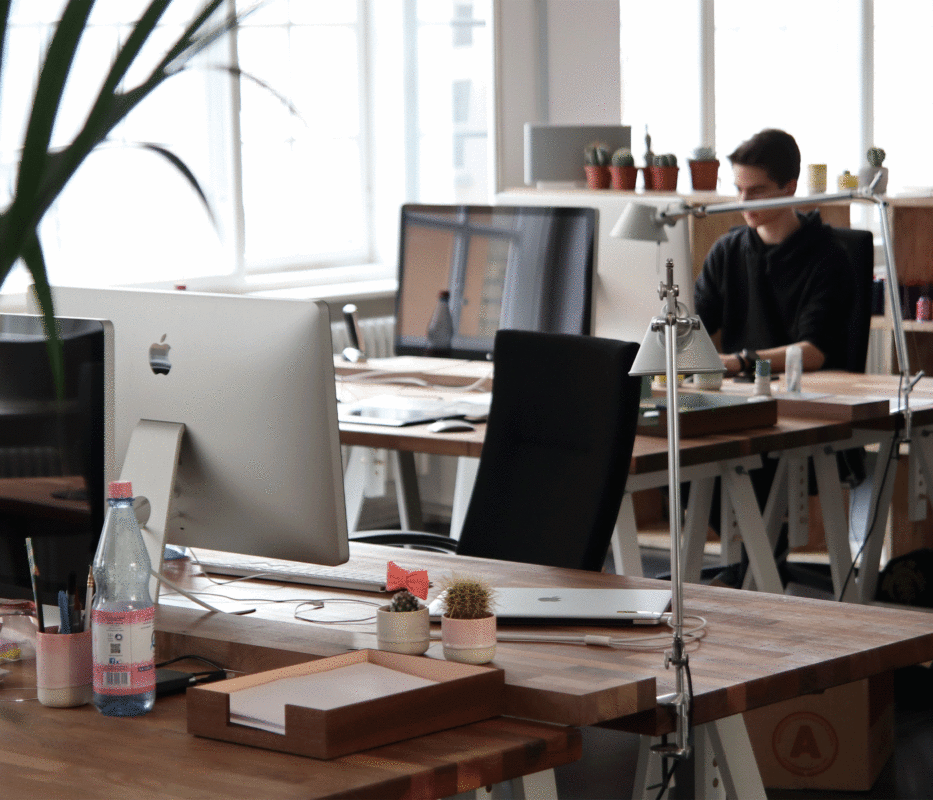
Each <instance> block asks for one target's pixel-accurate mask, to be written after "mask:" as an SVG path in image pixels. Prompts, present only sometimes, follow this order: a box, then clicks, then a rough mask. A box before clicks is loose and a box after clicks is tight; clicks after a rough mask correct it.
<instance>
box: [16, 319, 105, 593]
mask: <svg viewBox="0 0 933 800" xmlns="http://www.w3.org/2000/svg"><path fill="white" fill-rule="evenodd" d="M57 324H58V333H59V336H60V338H61V340H62V356H63V374H64V387H63V388H64V391H63V396H62V397H61V398H59V397H58V396H57V394H56V391H55V385H54V382H53V378H52V370H51V367H50V361H49V355H48V351H47V349H46V335H45V328H44V326H43V323H42V319H41V318H40V317H38V316H32V315H25V314H0V596H2V597H16V598H32V596H33V594H32V584H31V577H30V568H29V562H28V559H27V555H26V546H25V540H26V539H27V538H28V539H30V540H31V542H32V549H33V553H34V554H35V565H36V568H37V572H38V576H37V582H36V588H37V593H38V595H39V599H40V601H41V602H42V603H44V604H51V605H54V604H55V603H56V602H57V597H58V592H59V590H61V589H66V588H68V586H69V583H70V584H71V585H72V587H73V588H81V587H84V585H85V582H86V581H87V574H88V569H89V567H90V564H91V561H92V560H93V557H94V551H95V549H96V547H97V540H98V538H99V537H100V532H101V528H102V527H103V520H104V492H105V482H106V479H107V476H108V471H107V465H108V464H112V460H113V459H112V455H113V407H112V405H111V404H110V402H109V401H110V399H111V398H112V395H109V394H108V392H107V391H106V386H107V381H108V376H112V374H113V372H112V370H113V329H112V327H111V326H110V325H109V323H107V322H104V321H101V320H92V319H64V318H59V319H58V321H57ZM82 591H83V589H82Z"/></svg>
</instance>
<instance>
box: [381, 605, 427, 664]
mask: <svg viewBox="0 0 933 800" xmlns="http://www.w3.org/2000/svg"><path fill="white" fill-rule="evenodd" d="M376 640H377V644H378V647H379V649H380V650H388V651H389V652H392V653H405V654H407V655H413V656H417V655H421V654H422V653H424V652H425V651H426V650H427V649H428V647H430V646H431V620H430V619H429V617H428V608H427V606H422V607H421V608H419V609H418V610H417V611H389V607H388V606H382V607H381V608H378V609H376Z"/></svg>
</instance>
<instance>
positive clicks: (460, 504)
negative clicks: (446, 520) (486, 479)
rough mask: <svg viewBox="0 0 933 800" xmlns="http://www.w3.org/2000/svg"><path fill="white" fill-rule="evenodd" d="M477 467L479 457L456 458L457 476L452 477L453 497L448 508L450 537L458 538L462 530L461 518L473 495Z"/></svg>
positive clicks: (464, 514)
mask: <svg viewBox="0 0 933 800" xmlns="http://www.w3.org/2000/svg"><path fill="white" fill-rule="evenodd" d="M478 469H479V459H478V458H471V457H469V456H459V457H458V458H457V477H456V478H455V479H454V497H453V503H452V504H451V509H450V538H451V539H459V538H460V531H462V530H463V520H464V518H465V517H466V512H467V508H468V507H469V505H470V497H472V495H473V484H474V483H476V471H477V470H478Z"/></svg>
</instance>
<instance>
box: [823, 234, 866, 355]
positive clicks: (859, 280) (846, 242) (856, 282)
mask: <svg viewBox="0 0 933 800" xmlns="http://www.w3.org/2000/svg"><path fill="white" fill-rule="evenodd" d="M833 233H834V234H835V236H836V239H837V241H838V242H839V244H841V245H842V247H843V249H844V250H845V251H846V253H847V254H848V256H849V261H850V262H851V264H852V277H853V280H852V284H851V286H852V309H851V311H850V313H849V317H848V329H847V331H846V342H847V347H846V363H845V368H846V370H848V371H849V372H864V371H865V359H866V358H867V356H868V336H869V332H870V328H871V290H872V283H873V281H874V275H875V243H874V237H873V236H872V233H871V231H861V230H853V229H852V228H833Z"/></svg>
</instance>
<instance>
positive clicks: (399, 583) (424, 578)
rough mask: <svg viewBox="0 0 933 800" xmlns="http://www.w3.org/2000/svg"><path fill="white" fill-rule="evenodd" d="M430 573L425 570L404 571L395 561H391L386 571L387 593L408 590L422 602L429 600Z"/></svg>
mask: <svg viewBox="0 0 933 800" xmlns="http://www.w3.org/2000/svg"><path fill="white" fill-rule="evenodd" d="M428 586H430V583H429V582H428V571H427V570H425V569H413V570H411V571H409V570H407V569H402V567H400V566H399V565H398V564H396V563H395V562H394V561H390V562H389V564H388V569H387V571H386V591H388V592H394V591H396V590H398V589H407V590H408V591H409V592H411V593H412V594H413V595H415V596H416V597H420V598H421V599H422V600H427V599H428Z"/></svg>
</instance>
